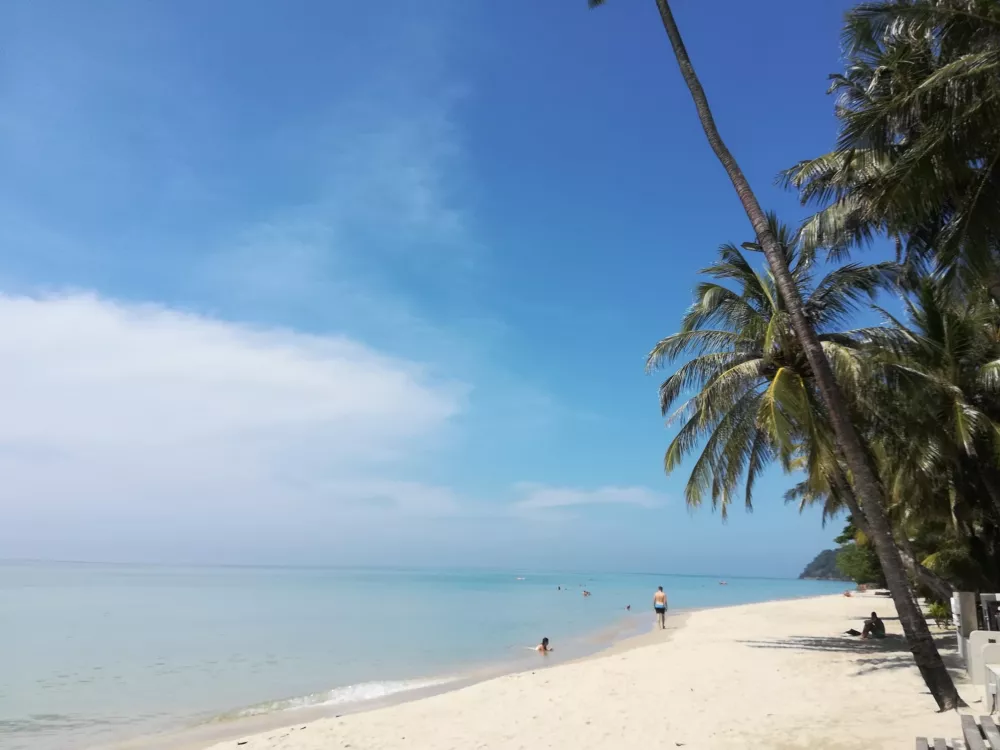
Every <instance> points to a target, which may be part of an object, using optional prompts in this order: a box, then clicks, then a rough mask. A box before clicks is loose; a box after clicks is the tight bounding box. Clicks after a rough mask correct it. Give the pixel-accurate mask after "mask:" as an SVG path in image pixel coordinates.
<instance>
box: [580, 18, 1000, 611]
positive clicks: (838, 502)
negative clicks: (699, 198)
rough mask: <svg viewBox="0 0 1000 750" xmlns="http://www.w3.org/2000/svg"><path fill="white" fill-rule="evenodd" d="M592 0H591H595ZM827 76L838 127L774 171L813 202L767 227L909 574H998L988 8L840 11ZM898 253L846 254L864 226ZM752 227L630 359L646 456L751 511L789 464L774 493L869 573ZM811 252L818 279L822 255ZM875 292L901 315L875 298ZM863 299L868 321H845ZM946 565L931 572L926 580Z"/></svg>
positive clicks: (995, 68)
mask: <svg viewBox="0 0 1000 750" xmlns="http://www.w3.org/2000/svg"><path fill="white" fill-rule="evenodd" d="M592 4H593V5H598V4H600V3H599V2H594V3H592ZM843 40H844V53H845V67H844V70H843V71H842V72H841V73H839V74H838V75H836V76H834V77H833V87H832V91H833V92H834V93H836V94H837V95H838V104H837V109H836V114H837V118H838V121H839V129H840V132H839V137H838V140H837V142H836V144H835V148H834V149H833V150H832V151H831V152H830V153H827V154H823V155H820V156H818V157H815V158H812V159H806V160H804V161H802V162H800V163H799V164H797V165H795V166H794V167H792V168H791V169H789V170H787V171H786V172H785V173H784V181H785V183H786V184H787V185H788V186H790V187H792V188H794V189H796V190H798V191H799V195H800V197H801V199H802V202H803V203H804V204H807V205H813V206H816V208H817V212H816V213H815V215H814V216H812V217H810V218H809V219H808V220H807V221H806V222H805V223H804V224H803V225H802V226H801V227H800V228H799V229H798V231H794V230H792V229H790V228H789V227H787V226H785V225H783V224H781V223H780V222H779V221H778V220H777V219H776V217H774V216H770V217H769V223H770V230H771V232H772V233H773V234H774V236H775V238H776V239H777V242H778V244H779V246H780V248H781V250H782V252H783V254H784V256H785V261H786V262H787V264H788V267H789V270H790V272H791V274H792V277H793V281H794V283H795V284H796V285H797V287H798V289H799V293H800V295H801V297H802V300H803V304H804V312H805V314H806V317H807V319H808V321H809V322H810V323H811V324H812V325H813V327H814V328H815V330H816V332H817V334H818V336H819V339H820V342H821V343H822V346H823V349H824V352H825V354H826V356H827V359H828V360H829V362H830V365H831V367H832V369H833V371H834V375H835V377H836V379H837V382H838V385H839V386H840V388H841V390H842V391H843V395H844V399H845V402H846V404H845V406H846V409H847V411H848V414H847V415H846V416H848V417H849V418H850V420H851V421H852V422H853V424H854V427H855V430H856V431H857V433H858V435H859V436H860V437H861V439H862V442H863V447H864V449H865V450H866V451H867V456H866V458H867V460H868V462H869V466H870V467H871V468H872V469H873V471H874V473H875V475H876V477H877V479H878V481H879V482H880V484H881V488H880V489H881V494H882V497H883V501H884V509H885V512H886V515H887V516H888V519H889V522H890V524H891V527H892V532H893V537H894V541H895V542H896V544H897V545H898V546H899V547H900V549H901V550H905V552H906V556H907V559H908V560H909V561H910V563H909V570H910V572H911V574H913V575H915V576H916V577H917V578H918V579H919V580H920V582H921V584H922V585H924V586H927V587H928V589H927V590H928V591H933V592H934V595H935V596H937V597H938V598H941V596H942V595H943V594H942V591H944V592H947V589H948V586H949V585H951V586H954V587H956V588H960V589H966V590H997V587H998V586H1000V210H997V206H1000V127H998V125H997V123H1000V2H997V0H883V1H882V2H867V3H862V4H860V5H858V6H856V7H855V8H854V9H853V10H851V11H850V12H849V13H848V14H847V17H846V21H845V25H844V30H843ZM879 238H881V239H887V240H890V241H891V242H892V243H893V244H894V245H895V247H896V255H897V258H896V261H897V262H896V263H880V264H874V265H860V264H857V263H853V262H849V261H850V255H851V253H852V252H853V251H854V249H855V248H858V247H860V246H864V245H867V244H869V243H871V242H872V241H874V240H876V239H879ZM759 250H760V245H759V244H758V243H757V242H756V241H752V242H744V243H742V244H740V245H739V246H737V245H732V244H727V245H723V246H722V247H721V248H720V249H719V252H718V256H717V258H716V261H715V262H714V263H713V264H711V265H710V266H708V267H707V268H705V269H704V270H703V271H702V273H703V275H704V277H705V278H703V279H702V280H700V281H699V283H698V284H697V285H696V287H695V294H694V303H693V304H692V306H691V307H690V308H689V309H688V311H687V313H686V314H685V316H684V318H683V319H682V320H681V322H680V329H679V331H678V332H677V333H675V334H673V335H670V336H667V337H666V338H664V339H662V340H661V341H660V342H659V343H658V344H657V345H656V347H655V348H654V349H653V351H652V352H651V353H650V355H649V358H648V361H647V366H648V368H649V369H651V370H652V369H659V368H663V367H667V366H673V370H672V372H671V373H670V374H669V375H668V377H667V378H666V379H665V380H664V381H663V383H662V385H661V387H660V405H661V409H662V411H663V413H664V415H669V419H670V422H669V423H670V424H671V425H676V426H677V433H676V436H675V437H674V439H673V440H672V441H671V443H670V445H669V446H668V448H667V451H666V455H665V457H664V468H665V470H666V471H667V472H668V473H669V472H673V471H677V470H678V469H680V468H681V467H682V466H683V467H685V469H686V470H687V471H689V477H688V482H687V486H686V489H685V495H686V498H687V501H688V503H689V505H691V506H692V507H695V506H699V505H700V504H702V502H704V501H706V500H709V499H710V500H711V504H712V506H713V508H718V509H719V510H720V512H721V514H722V515H723V517H725V516H726V514H727V512H728V510H729V508H730V506H731V504H732V503H733V502H734V501H738V500H740V499H742V501H743V502H744V504H745V505H746V507H747V508H748V509H749V508H751V507H752V503H753V490H754V485H755V482H756V479H757V477H758V476H759V475H760V472H761V471H763V470H764V469H765V468H766V467H767V466H768V465H770V464H773V463H777V464H779V465H780V466H781V467H782V468H783V469H784V470H785V471H786V472H788V473H795V474H796V476H797V484H796V485H795V486H794V487H793V488H792V489H791V490H789V492H788V493H787V494H786V501H790V502H794V503H797V504H798V505H799V507H800V508H806V507H809V506H813V505H818V506H819V507H821V508H822V510H823V520H824V522H826V521H827V520H828V519H830V518H832V517H834V516H837V515H838V514H840V513H842V512H843V511H845V510H847V511H849V512H850V513H852V514H854V516H853V517H849V518H848V527H847V528H846V529H845V531H844V533H843V534H842V536H841V537H840V538H839V539H838V543H840V544H841V545H842V548H841V550H840V551H839V552H838V553H837V555H836V566H837V568H838V569H839V570H840V571H842V572H843V573H844V574H845V575H848V576H849V577H850V578H852V579H853V580H856V581H858V582H863V583H883V581H882V572H881V569H880V566H879V565H878V558H877V556H876V555H875V552H874V550H873V549H872V545H871V544H870V542H869V541H868V539H867V538H866V537H865V535H864V533H863V531H864V530H865V529H867V528H869V526H868V525H867V524H866V522H865V518H864V515H863V513H862V512H861V509H860V508H859V507H858V503H857V501H856V500H855V497H854V486H853V477H852V475H851V472H850V471H849V470H848V467H847V466H846V465H845V463H844V462H843V461H842V459H841V458H840V457H839V454H838V452H837V450H836V449H835V444H836V443H835V440H834V439H833V434H832V430H831V429H830V425H829V422H828V418H827V415H826V413H825V411H824V408H823V406H822V404H823V399H822V398H820V395H819V393H818V391H817V388H816V385H815V380H814V377H813V374H812V372H811V369H810V367H809V365H808V362H807V361H806V358H805V356H804V352H803V350H802V348H801V346H800V345H799V343H798V341H797V338H796V336H795V334H794V332H793V331H792V328H791V325H790V321H789V313H788V307H787V305H786V304H785V301H784V300H783V299H782V298H781V295H780V294H779V293H778V291H777V288H776V285H775V283H774V280H773V279H772V277H771V276H770V274H768V273H767V272H766V271H765V270H763V264H756V263H754V261H753V260H752V259H753V255H752V253H756V252H758V251H759ZM824 255H825V259H826V260H827V261H828V262H829V263H830V265H828V266H825V267H824V270H825V271H827V273H825V275H823V276H822V278H819V276H820V275H821V273H820V268H821V266H822V263H821V261H822V259H823V258H824ZM882 291H888V292H890V293H891V294H893V295H895V296H897V297H898V298H899V300H900V301H901V303H902V308H903V312H902V314H893V313H890V312H889V311H887V310H885V309H882V308H880V307H876V306H874V303H875V302H876V301H877V300H876V295H877V294H878V293H880V292H882ZM866 305H871V306H872V310H874V312H876V313H878V314H880V315H881V316H882V318H883V323H882V325H879V326H869V327H865V328H858V329H854V328H852V318H853V316H854V315H855V313H856V312H857V311H858V310H859V309H861V308H863V307H865V306H866ZM941 579H944V584H943V586H942V585H939V584H941V583H942V580H941Z"/></svg>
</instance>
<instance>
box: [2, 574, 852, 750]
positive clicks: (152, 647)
mask: <svg viewBox="0 0 1000 750" xmlns="http://www.w3.org/2000/svg"><path fill="white" fill-rule="evenodd" d="M661 585H662V586H663V587H664V589H665V590H666V591H667V594H668V596H669V597H670V606H671V609H672V610H678V609H700V608H706V607H719V606H725V605H732V604H743V603H749V602H758V601H768V600H773V599H783V598H792V597H802V596H811V595H816V594H826V593H835V592H838V591H841V590H842V589H843V588H844V584H843V583H829V582H822V581H797V580H783V579H755V578H737V577H732V578H728V579H726V585H721V584H720V581H719V579H718V578H715V577H700V576H677V575H666V574H647V573H643V574H608V573H585V572H576V573H553V572H544V571H530V570H527V571H515V570H505V571H481V570H464V571H463V570H390V569H346V568H293V567H287V568H286V567H172V566H153V565H107V564H91V563H35V562H32V563H0V747H3V748H6V749H7V750H75V749H76V748H81V749H82V748H92V747H97V748H100V747H108V746H110V745H113V744H114V743H116V742H120V741H123V740H128V739H130V738H134V737H140V736H146V735H155V734H156V733H160V732H167V731H174V730H179V729H185V728H195V729H197V728H198V727H199V726H205V725H208V724H213V725H224V724H226V723H227V722H239V721H241V720H244V719H245V718H246V717H255V716H257V717H259V716H262V715H267V714H276V713H277V714H281V716H282V720H283V723H284V718H283V717H284V716H287V717H288V718H287V722H289V723H290V722H294V721H298V718H296V716H297V714H296V712H299V714H298V715H299V716H301V715H304V709H310V710H315V709H324V710H329V711H330V712H331V713H332V712H334V711H341V710H343V711H346V710H350V709H352V708H356V707H357V706H358V705H359V704H362V703H364V702H365V701H371V700H375V699H385V698H386V697H388V696H393V695H395V696H396V697H405V694H406V693H407V692H408V691H419V690H426V689H433V688H435V687H438V688H440V687H446V686H447V684H448V683H449V682H457V681H461V680H467V679H469V678H470V676H475V675H485V674H490V673H500V672H502V671H513V670H516V669H519V668H528V667H532V666H536V665H537V664H538V663H539V660H540V659H543V658H544V657H542V656H541V655H538V654H535V653H533V652H532V651H531V650H530V649H531V647H533V646H534V645H535V644H537V643H538V642H539V640H540V639H541V638H542V637H548V638H549V639H550V640H551V643H552V645H553V647H554V648H555V651H554V652H553V654H552V659H551V660H549V659H546V660H545V661H546V663H558V662H559V661H563V660H565V659H568V658H573V657H575V656H580V655H584V654H586V653H591V652H594V651H597V650H600V649H601V648H603V647H606V646H608V645H611V643H613V642H614V641H616V640H618V639H620V638H623V637H626V636H628V635H632V634H636V633H638V632H640V631H644V630H647V629H649V628H650V627H651V625H652V621H653V615H652V611H651V609H652V605H651V601H652V595H653V592H654V591H655V589H656V587H657V586H661ZM584 590H587V591H590V592H591V595H590V596H583V593H582V592H583V591H584ZM629 605H631V611H628V610H627V609H626V607H628V606H629ZM720 616H725V615H724V613H723V612H720Z"/></svg>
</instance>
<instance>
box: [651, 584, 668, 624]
mask: <svg viewBox="0 0 1000 750" xmlns="http://www.w3.org/2000/svg"><path fill="white" fill-rule="evenodd" d="M653 611H654V612H656V624H657V625H658V626H659V627H660V630H666V629H667V595H666V594H664V593H663V586H660V587H659V588H658V589H657V590H656V593H655V594H653Z"/></svg>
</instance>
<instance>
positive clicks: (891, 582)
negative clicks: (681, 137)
mask: <svg viewBox="0 0 1000 750" xmlns="http://www.w3.org/2000/svg"><path fill="white" fill-rule="evenodd" d="M603 3H604V0H589V5H590V6H591V7H596V6H598V5H602V4H603ZM656 7H657V10H658V11H659V14H660V19H661V21H662V23H663V28H664V31H665V32H666V34H667V38H668V39H669V40H670V46H671V47H672V49H673V52H674V57H675V58H676V60H677V64H678V66H679V67H680V71H681V75H682V77H683V78H684V82H685V84H686V85H687V88H688V91H689V92H690V94H691V98H692V100H693V101H694V105H695V109H696V110H697V112H698V118H699V120H700V121H701V125H702V130H704V132H705V137H706V138H707V140H708V142H709V145H710V146H711V148H712V151H713V152H714V153H715V155H716V157H717V158H718V160H719V162H720V163H721V164H722V166H723V168H724V169H725V170H726V174H727V175H728V176H729V179H730V181H731V182H732V184H733V188H734V189H735V190H736V193H737V195H738V196H739V199H740V202H741V203H742V204H743V209H744V211H745V212H746V214H747V218H748V219H749V220H750V224H751V225H752V226H753V229H754V233H755V234H756V236H757V242H758V243H759V245H760V248H761V251H762V252H763V253H764V256H765V257H766V258H767V263H768V266H769V268H770V270H771V274H772V275H773V277H774V283H775V287H776V289H777V291H778V293H779V294H780V295H781V297H782V299H783V300H784V304H785V306H786V309H787V311H788V319H789V323H790V327H791V329H792V330H793V331H794V332H795V337H796V339H797V341H798V343H799V345H800V346H801V347H802V351H803V354H804V356H805V359H806V360H807V361H808V363H809V366H810V368H811V370H812V373H813V377H814V379H815V383H816V388H817V391H818V393H819V396H820V398H821V400H822V404H823V407H824V412H825V414H826V416H827V419H828V420H829V422H830V425H831V427H832V428H833V434H834V435H835V437H836V444H837V450H838V452H839V453H840V454H841V456H842V457H843V459H844V461H845V463H846V465H847V466H848V467H849V469H850V472H851V476H852V481H853V485H854V489H855V493H856V494H857V496H858V499H859V501H860V503H861V506H862V508H863V509H864V513H865V517H866V519H867V520H868V523H869V527H870V532H871V538H872V541H873V543H874V544H875V548H876V550H877V552H878V555H879V559H880V561H881V563H882V569H883V571H884V572H885V576H886V582H887V584H888V586H889V590H890V592H891V593H892V598H893V602H894V603H895V605H896V610H897V612H898V614H899V620H900V624H901V625H902V626H903V630H904V632H905V633H906V636H907V639H908V640H909V643H910V648H911V650H912V652H913V655H914V660H915V661H916V663H917V667H918V668H919V669H920V672H921V674H922V675H923V677H924V680H925V682H926V683H927V686H928V689H929V690H930V692H931V694H932V695H933V696H934V698H935V700H936V701H937V703H938V706H939V707H940V708H941V709H946V708H954V707H955V706H958V705H959V704H960V702H961V701H960V699H959V696H958V692H957V691H956V690H955V685H954V683H953V682H952V679H951V676H950V675H949V674H948V671H947V670H946V669H945V667H944V662H943V661H942V660H941V655H940V654H939V653H938V650H937V646H936V645H935V643H934V639H933V638H932V637H931V634H930V630H929V629H928V627H927V623H926V621H925V620H924V618H923V615H922V613H921V611H920V608H919V607H918V605H917V602H916V599H915V598H914V596H913V592H912V591H911V589H910V585H909V581H908V580H907V577H906V571H905V568H904V566H903V561H902V558H901V557H900V555H899V550H898V549H897V548H896V545H895V543H894V542H893V538H892V530H891V528H890V526H889V521H888V519H887V518H886V515H885V510H884V508H883V506H882V497H881V491H880V487H879V483H878V481H877V479H876V477H875V475H874V472H873V471H872V469H871V467H870V466H869V465H868V463H867V456H866V453H865V448H864V446H863V444H862V442H861V439H860V437H859V436H858V434H857V431H856V430H855V428H854V425H853V423H852V422H851V419H850V416H849V411H848V405H847V403H846V401H845V399H844V396H843V394H842V393H841V390H840V387H839V386H838V384H837V381H836V379H835V377H834V373H833V369H832V367H831V366H830V362H829V361H828V360H827V358H826V355H825V354H824V352H823V345H822V342H821V341H820V340H819V337H818V336H817V335H816V331H815V330H813V327H812V325H811V324H810V321H809V319H808V318H807V317H806V313H805V306H804V304H803V302H802V299H801V295H800V293H799V289H798V287H797V285H796V283H795V279H794V277H793V276H792V272H791V270H790V269H789V266H788V261H787V259H786V257H785V256H784V253H783V252H782V249H781V245H780V244H779V242H778V239H777V238H776V237H775V236H774V234H773V233H772V231H771V227H770V224H769V222H768V219H767V215H766V214H765V213H764V210H763V209H762V208H761V205H760V201H758V200H757V196H756V195H755V194H754V192H753V189H752V188H751V187H750V183H749V182H748V181H747V179H746V176H745V175H744V174H743V171H742V170H741V169H740V166H739V164H738V163H737V161H736V159H735V158H734V157H733V155H732V153H731V152H730V151H729V149H728V147H727V146H726V144H725V142H724V141H723V140H722V136H721V135H720V134H719V130H718V128H717V126H716V124H715V120H714V118H713V117H712V111H711V109H710V107H709V104H708V98H707V97H706V95H705V91H704V88H703V87H702V85H701V81H700V80H699V79H698V75H697V74H696V73H695V70H694V66H693V65H692V63H691V59H690V57H689V56H688V52H687V48H686V47H685V45H684V41H683V39H682V38H681V34H680V30H679V29H678V28H677V23H676V21H675V19H674V16H673V12H672V11H671V8H670V4H669V3H668V2H667V0H656Z"/></svg>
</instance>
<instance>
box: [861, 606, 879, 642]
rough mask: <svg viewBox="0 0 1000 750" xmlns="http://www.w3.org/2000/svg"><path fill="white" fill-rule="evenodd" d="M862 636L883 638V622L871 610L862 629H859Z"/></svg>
mask: <svg viewBox="0 0 1000 750" xmlns="http://www.w3.org/2000/svg"><path fill="white" fill-rule="evenodd" d="M861 637H862V638H885V623H884V622H882V621H881V620H880V619H879V617H878V615H877V614H875V613H874V612H872V616H871V618H870V619H868V620H865V627H864V630H862V631H861Z"/></svg>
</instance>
